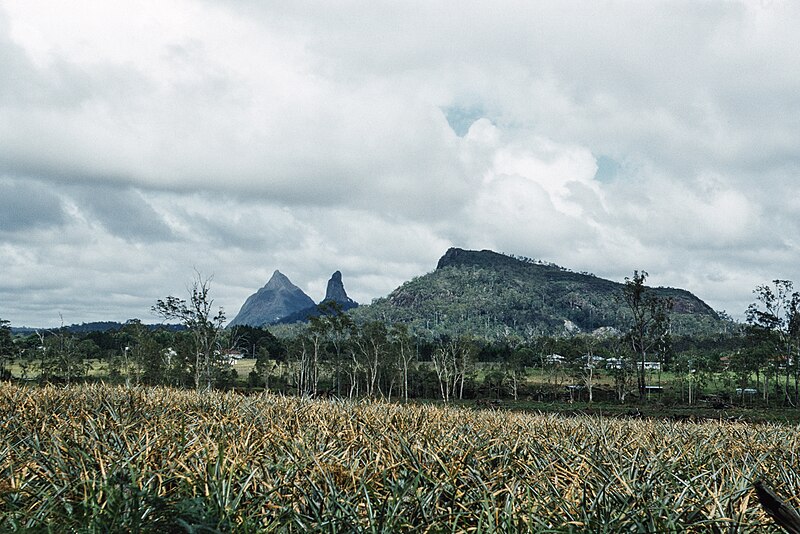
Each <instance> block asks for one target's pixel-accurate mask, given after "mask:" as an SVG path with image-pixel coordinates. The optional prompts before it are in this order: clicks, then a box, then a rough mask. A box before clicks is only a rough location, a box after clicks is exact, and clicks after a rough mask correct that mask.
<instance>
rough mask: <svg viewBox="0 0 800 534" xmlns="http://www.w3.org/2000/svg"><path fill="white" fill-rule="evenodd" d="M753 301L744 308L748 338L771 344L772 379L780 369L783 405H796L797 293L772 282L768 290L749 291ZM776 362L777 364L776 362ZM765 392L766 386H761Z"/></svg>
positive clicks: (799, 371)
mask: <svg viewBox="0 0 800 534" xmlns="http://www.w3.org/2000/svg"><path fill="white" fill-rule="evenodd" d="M753 293H754V294H755V296H756V301H757V302H753V303H751V304H750V306H748V307H747V312H746V318H747V323H748V324H749V325H750V326H751V330H750V336H751V339H752V338H758V339H761V340H762V342H763V341H768V342H770V341H771V342H772V345H773V347H772V349H773V351H774V352H773V355H772V358H770V359H771V360H772V366H773V369H772V370H773V371H774V373H775V376H776V385H777V372H778V369H779V368H780V367H783V369H784V371H785V372H784V382H783V396H784V401H785V402H786V403H787V404H791V405H793V406H798V405H800V390H799V389H798V381H800V365H798V356H800V350H798V348H799V347H800V293H798V292H797V291H795V290H794V284H793V283H792V281H791V280H773V281H772V286H769V285H766V284H764V285H760V286H758V287H756V288H755V289H754V290H753ZM776 359H777V361H776ZM792 375H793V378H794V391H793V394H790V393H789V389H790V387H789V382H790V377H791V376H792ZM765 389H766V384H765Z"/></svg>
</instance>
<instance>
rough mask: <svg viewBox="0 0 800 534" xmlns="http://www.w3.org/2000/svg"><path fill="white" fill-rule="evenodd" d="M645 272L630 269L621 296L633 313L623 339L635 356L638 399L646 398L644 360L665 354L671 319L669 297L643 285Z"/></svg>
mask: <svg viewBox="0 0 800 534" xmlns="http://www.w3.org/2000/svg"><path fill="white" fill-rule="evenodd" d="M647 276H648V274H647V272H646V271H641V272H639V271H633V278H628V277H625V286H624V287H623V299H624V301H625V304H627V306H628V309H629V311H630V312H631V316H632V323H631V326H630V329H629V330H628V333H627V335H626V340H627V341H628V343H629V345H630V348H631V351H632V352H633V354H634V356H635V358H636V370H637V373H636V378H637V385H638V389H639V399H640V400H641V399H644V398H645V397H646V395H645V394H646V391H647V376H646V373H645V363H646V362H647V361H648V360H647V358H648V357H649V356H652V355H657V354H664V353H666V352H667V351H668V350H669V344H670V336H669V333H670V318H669V312H670V311H672V305H673V303H672V299H669V298H659V297H656V296H655V295H653V294H652V293H651V292H650V291H649V288H647V287H646V286H645V285H644V282H645V280H646V279H647Z"/></svg>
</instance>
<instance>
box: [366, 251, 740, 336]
mask: <svg viewBox="0 0 800 534" xmlns="http://www.w3.org/2000/svg"><path fill="white" fill-rule="evenodd" d="M623 287H624V284H622V283H618V282H613V281H610V280H604V279H602V278H598V277H596V276H594V275H591V274H588V273H576V272H573V271H570V270H568V269H564V268H562V267H559V266H557V265H553V264H544V263H541V262H535V261H532V260H529V259H519V258H515V257H511V256H506V255H503V254H498V253H496V252H492V251H489V250H483V251H472V250H463V249H458V248H451V249H450V250H448V251H447V252H446V253H445V255H444V256H442V258H441V259H440V260H439V263H438V265H437V267H436V270H435V271H433V272H431V273H428V274H426V275H424V276H420V277H417V278H415V279H413V280H411V281H409V282H406V283H404V284H403V285H401V286H400V287H398V288H397V289H395V290H394V291H392V292H391V293H390V294H389V295H388V296H387V297H386V298H382V299H378V300H376V301H374V302H373V304H371V305H369V306H361V307H359V308H358V309H356V310H353V311H352V312H351V313H352V314H353V316H354V318H356V319H357V320H363V321H369V320H383V321H388V322H401V323H405V324H407V325H409V327H410V328H411V329H412V330H415V331H429V332H431V333H433V334H434V335H437V334H450V335H453V334H460V333H470V334H473V335H476V336H481V337H486V338H489V339H494V338H498V337H503V336H506V335H508V334H510V333H515V334H517V335H520V336H523V337H525V338H530V337H534V336H537V335H540V334H560V333H567V332H593V331H596V330H598V329H601V328H605V329H610V328H614V329H617V330H625V329H627V327H628V325H629V322H630V312H629V311H628V309H627V306H626V305H625V302H624V300H623V298H622V296H623ZM650 291H652V294H653V295H654V296H657V297H661V298H671V299H672V301H673V303H674V307H673V311H672V314H671V319H672V325H673V326H672V329H673V333H675V334H677V335H685V334H708V333H714V332H719V331H721V330H722V329H723V328H724V326H725V325H724V324H723V321H722V320H720V318H719V317H718V315H717V314H716V312H714V310H713V309H711V307H710V306H708V305H707V304H706V303H705V302H703V301H702V300H700V299H699V298H697V297H696V296H694V295H693V294H692V293H690V292H688V291H686V290H683V289H673V288H650Z"/></svg>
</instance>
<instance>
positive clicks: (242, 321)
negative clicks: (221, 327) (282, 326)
mask: <svg viewBox="0 0 800 534" xmlns="http://www.w3.org/2000/svg"><path fill="white" fill-rule="evenodd" d="M311 306H314V301H313V300H311V297H309V296H308V295H306V294H305V293H304V292H303V290H302V289H300V288H299V287H297V286H296V285H294V284H293V283H292V282H291V280H289V278H288V277H287V276H286V275H284V274H283V273H282V272H280V271H278V270H276V271H275V272H274V273H272V277H271V278H270V279H269V281H268V282H267V284H266V285H265V286H264V287H262V288H261V289H259V290H258V291H257V292H256V293H254V294H252V295H250V296H249V297H248V298H247V300H246V301H245V303H244V305H243V306H242V309H241V310H239V313H238V314H237V315H236V317H234V318H233V320H232V321H231V322H230V323H229V324H228V326H229V327H230V326H236V325H248V326H254V327H256V328H258V327H261V326H264V325H266V324H274V323H276V322H278V321H280V320H281V319H283V318H284V317H286V316H288V315H291V314H293V313H296V312H299V311H300V310H304V309H306V308H309V307H311Z"/></svg>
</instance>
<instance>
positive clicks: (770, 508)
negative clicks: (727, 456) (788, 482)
mask: <svg viewBox="0 0 800 534" xmlns="http://www.w3.org/2000/svg"><path fill="white" fill-rule="evenodd" d="M753 487H754V488H755V489H756V495H757V496H758V500H759V502H760V503H761V507H762V508H764V511H765V512H767V515H769V516H770V517H771V518H772V519H773V520H774V521H775V523H777V524H778V525H779V526H780V527H782V528H783V529H784V530H785V531H786V532H789V534H800V514H798V513H797V511H796V510H795V509H794V508H792V507H791V506H789V505H788V504H786V503H785V502H783V500H782V499H781V498H780V497H778V495H777V494H776V493H775V492H774V491H772V489H771V488H770V487H769V486H767V485H765V484H764V482H763V481H762V480H757V481H755V483H753Z"/></svg>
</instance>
